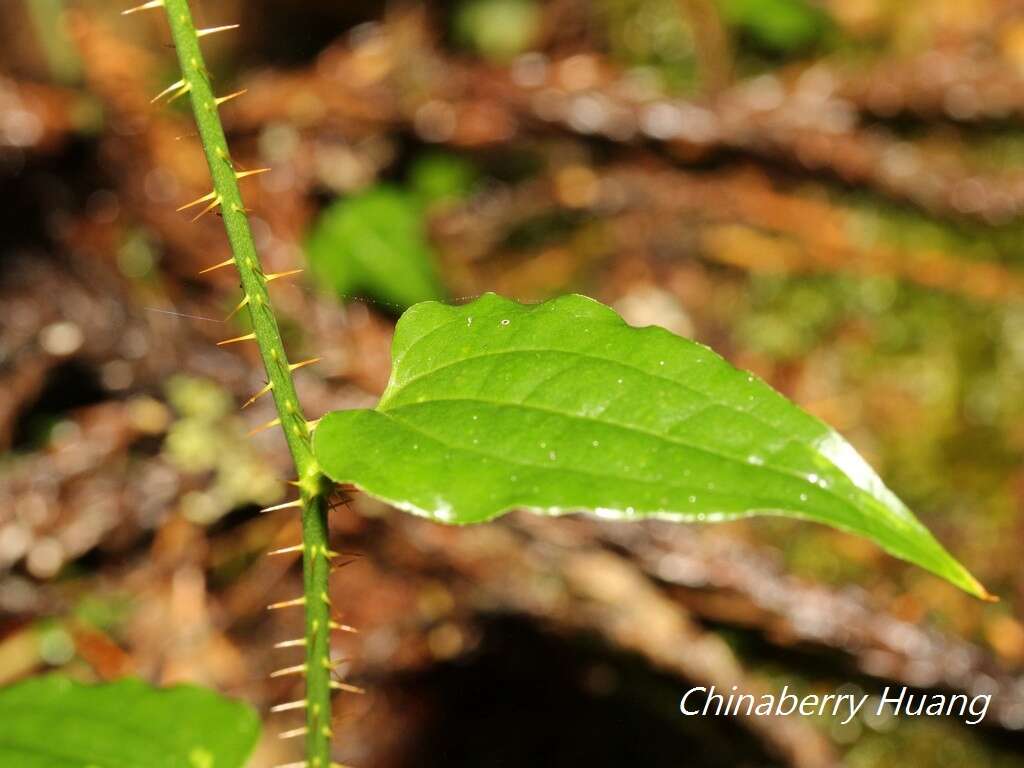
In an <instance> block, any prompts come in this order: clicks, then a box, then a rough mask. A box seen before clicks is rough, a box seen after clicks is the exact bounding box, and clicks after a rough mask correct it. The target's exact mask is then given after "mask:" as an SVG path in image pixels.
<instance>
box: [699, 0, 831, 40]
mask: <svg viewBox="0 0 1024 768" xmlns="http://www.w3.org/2000/svg"><path fill="white" fill-rule="evenodd" d="M719 7H720V9H721V13H722V16H723V17H724V18H725V20H726V21H727V22H728V23H729V25H730V26H733V27H735V28H737V29H739V30H741V31H742V32H745V33H746V34H747V35H749V36H750V38H751V39H752V40H753V41H754V42H755V43H757V44H759V45H761V46H764V47H765V48H767V49H769V50H772V51H777V52H779V53H789V52H792V51H795V50H799V49H801V48H807V47H809V46H811V45H813V44H815V43H817V42H818V41H820V40H821V39H822V38H823V37H824V35H825V33H826V32H827V31H828V30H829V27H830V25H831V18H830V17H829V15H828V14H827V13H826V12H825V11H823V10H822V9H821V8H817V7H815V6H814V5H811V4H810V3H808V2H807V1H806V0H719Z"/></svg>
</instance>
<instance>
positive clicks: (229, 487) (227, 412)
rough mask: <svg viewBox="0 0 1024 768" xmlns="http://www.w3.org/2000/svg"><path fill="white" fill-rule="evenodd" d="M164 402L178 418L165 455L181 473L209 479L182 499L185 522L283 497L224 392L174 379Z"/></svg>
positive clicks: (211, 519) (198, 381)
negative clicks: (200, 488) (204, 475)
mask: <svg viewBox="0 0 1024 768" xmlns="http://www.w3.org/2000/svg"><path fill="white" fill-rule="evenodd" d="M167 398H168V401H169V402H170V404H171V406H172V408H173V409H174V410H175V412H176V413H177V414H178V418H177V419H175V421H174V422H173V423H172V424H171V426H170V428H169V429H168V431H167V437H166V439H165V440H164V446H163V453H164V456H166V457H167V459H168V460H169V461H170V462H171V463H172V464H174V465H175V466H176V467H178V468H179V469H180V470H182V471H183V472H188V473H190V474H201V473H210V474H212V475H213V478H212V482H210V483H209V484H208V485H206V486H205V487H204V488H203V489H202V490H195V491H189V492H188V493H186V494H185V495H184V496H183V497H182V500H181V505H182V514H184V515H185V517H187V518H188V519H189V520H192V521H193V522H196V523H204V524H206V523H212V522H215V521H216V520H218V519H220V518H221V517H223V516H224V515H225V514H227V513H228V512H230V511H231V510H233V509H236V508H238V507H241V506H246V505H249V504H257V505H260V506H266V505H268V504H272V503H274V502H275V501H278V500H279V499H280V498H281V496H282V494H283V492H284V488H283V486H282V484H281V483H280V481H279V480H278V479H277V475H276V473H275V472H274V471H273V470H272V469H271V468H270V467H269V466H268V465H267V464H266V463H265V461H264V459H263V457H262V456H261V454H260V453H258V452H257V451H256V450H255V448H254V447H253V444H252V441H251V440H249V439H247V438H246V434H245V429H244V427H243V423H242V420H241V419H240V418H239V417H238V415H237V414H236V412H235V404H234V401H233V400H232V398H231V396H230V395H229V394H228V393H227V392H225V391H224V390H223V389H221V388H220V387H218V386H217V385H216V384H215V383H214V382H212V381H209V380H207V379H199V378H194V377H190V376H175V377H173V378H172V379H171V380H170V381H169V382H168V383H167Z"/></svg>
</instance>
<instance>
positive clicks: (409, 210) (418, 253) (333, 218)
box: [306, 186, 444, 308]
mask: <svg viewBox="0 0 1024 768" xmlns="http://www.w3.org/2000/svg"><path fill="white" fill-rule="evenodd" d="M306 253H307V255H308V258H309V264H310V268H311V269H312V271H313V274H314V275H315V276H316V277H317V278H319V280H320V281H321V282H322V283H323V284H324V285H325V286H326V287H328V288H330V289H332V290H334V291H335V292H336V293H337V294H338V295H339V296H352V295H366V296H370V297H371V298H374V299H379V300H380V301H383V302H387V303H391V304H396V305H398V306H400V307H402V308H405V307H408V306H410V305H411V304H415V303H416V302H418V301H426V300H428V299H439V298H442V297H443V294H444V292H443V291H442V289H441V285H440V282H439V281H438V279H437V273H436V271H435V267H434V253H433V250H432V249H431V247H430V244H429V242H428V241H427V237H426V234H425V232H424V224H423V212H422V209H421V207H420V205H419V204H418V202H417V201H416V199H415V198H414V197H413V196H412V195H410V194H408V193H406V192H404V191H402V190H401V189H397V188H395V187H390V186H378V187H374V188H373V189H370V190H368V191H366V192H363V193H360V194H358V195H354V196H352V197H347V198H345V199H343V200H339V201H337V202H335V203H333V204H332V205H330V206H328V208H327V209H326V210H325V211H324V212H323V213H322V214H320V216H319V218H318V219H317V221H316V223H315V224H314V226H313V230H312V232H311V233H310V236H309V238H308V240H307V242H306Z"/></svg>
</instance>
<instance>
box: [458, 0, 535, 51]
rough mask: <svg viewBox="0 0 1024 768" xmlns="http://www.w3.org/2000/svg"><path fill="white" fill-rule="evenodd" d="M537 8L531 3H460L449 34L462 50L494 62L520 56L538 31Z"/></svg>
mask: <svg viewBox="0 0 1024 768" xmlns="http://www.w3.org/2000/svg"><path fill="white" fill-rule="evenodd" d="M540 22H541V14H540V6H539V5H538V4H537V3H536V2H533V0H463V1H462V2H460V3H459V4H458V6H457V8H456V9H455V13H454V15H453V21H452V27H453V28H452V33H453V37H454V38H455V42H456V43H458V44H459V45H461V46H462V47H464V48H468V49H469V50H471V51H474V52H475V53H477V54H479V55H481V56H483V57H484V58H487V59H492V60H495V61H505V60H508V59H510V58H512V57H513V56H515V55H516V54H519V53H522V52H523V51H525V50H526V49H527V48H529V47H530V45H531V44H532V43H533V42H534V40H535V39H536V37H537V33H538V32H539V31H540Z"/></svg>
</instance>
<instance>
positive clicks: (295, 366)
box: [288, 357, 323, 371]
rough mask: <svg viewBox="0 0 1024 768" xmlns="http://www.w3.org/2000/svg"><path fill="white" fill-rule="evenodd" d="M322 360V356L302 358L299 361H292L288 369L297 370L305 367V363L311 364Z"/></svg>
mask: <svg viewBox="0 0 1024 768" xmlns="http://www.w3.org/2000/svg"><path fill="white" fill-rule="evenodd" d="M321 360H323V358H322V357H311V358H309V360H303V361H302V362H301V363H292V364H291V365H289V366H288V370H289V371H297V370H299V368H305V367H306V366H307V365H313V364H314V363H319V362H320V361H321Z"/></svg>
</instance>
